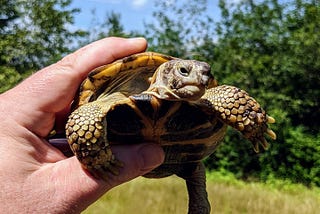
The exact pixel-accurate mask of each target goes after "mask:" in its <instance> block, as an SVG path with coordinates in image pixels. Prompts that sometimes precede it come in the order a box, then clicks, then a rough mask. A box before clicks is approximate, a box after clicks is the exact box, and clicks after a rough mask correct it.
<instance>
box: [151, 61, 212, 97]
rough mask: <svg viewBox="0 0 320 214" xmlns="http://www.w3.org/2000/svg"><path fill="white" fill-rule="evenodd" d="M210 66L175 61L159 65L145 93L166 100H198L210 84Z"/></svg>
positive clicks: (202, 63) (200, 63) (195, 62)
mask: <svg viewBox="0 0 320 214" xmlns="http://www.w3.org/2000/svg"><path fill="white" fill-rule="evenodd" d="M210 71H211V69H210V65H209V64H207V63H205V62H199V61H196V60H182V59H175V60H171V61H168V62H165V63H163V64H161V65H160V66H159V67H158V68H157V70H156V71H155V73H154V75H153V76H152V78H151V79H150V87H149V89H148V90H147V91H146V93H149V94H152V95H154V96H156V97H158V98H160V99H166V100H188V101H191V100H198V99H199V98H201V97H202V95H203V94H204V93H205V89H206V87H207V86H208V85H209V84H210V82H212V80H213V76H212V75H211V73H210Z"/></svg>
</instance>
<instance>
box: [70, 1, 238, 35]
mask: <svg viewBox="0 0 320 214" xmlns="http://www.w3.org/2000/svg"><path fill="white" fill-rule="evenodd" d="M167 1H168V2H170V3H172V2H175V1H174V0H167ZM230 1H237V0H230ZM154 4H155V1H150V0H149V1H148V0H73V3H72V7H75V8H80V9H81V12H80V13H78V14H77V15H76V16H75V25H76V27H77V28H82V29H88V28H89V27H90V26H92V19H93V16H92V13H91V11H92V10H95V13H96V15H97V17H96V18H97V19H98V21H100V22H101V21H102V20H103V19H104V18H105V17H106V13H107V12H111V11H114V12H116V13H120V14H121V23H122V24H123V25H124V28H125V30H126V31H131V30H138V31H141V30H142V29H143V26H144V25H143V22H144V21H148V20H150V19H151V18H152V12H153V11H154V10H155V6H154ZM217 5H218V0H208V12H209V11H210V13H211V14H213V15H214V18H215V19H218V18H219V9H218V7H217Z"/></svg>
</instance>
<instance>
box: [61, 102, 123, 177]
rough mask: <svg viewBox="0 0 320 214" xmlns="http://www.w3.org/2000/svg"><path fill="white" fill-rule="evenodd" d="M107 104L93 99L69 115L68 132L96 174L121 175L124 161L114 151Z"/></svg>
mask: <svg viewBox="0 0 320 214" xmlns="http://www.w3.org/2000/svg"><path fill="white" fill-rule="evenodd" d="M104 108H105V106H102V105H99V103H98V102H92V103H88V104H85V105H83V106H80V107H79V108H78V109H76V110H75V111H74V112H72V114H71V115H70V117H69V120H68V122H67V125H66V135H67V139H68V142H69V145H70V147H71V150H72V151H73V152H74V154H75V155H76V157H77V158H78V159H79V161H80V162H81V164H82V165H83V166H84V168H86V169H88V170H89V171H90V172H91V173H92V174H93V175H94V176H95V177H99V178H102V179H104V180H107V179H108V176H110V173H111V174H115V175H117V174H119V168H120V167H122V163H121V162H120V161H118V160H117V159H116V158H115V157H114V155H113V154H112V151H111V148H110V145H109V143H108V140H107V138H106V130H107V124H106V123H107V122H106V120H105V113H104V112H105V111H104V110H103V109H104Z"/></svg>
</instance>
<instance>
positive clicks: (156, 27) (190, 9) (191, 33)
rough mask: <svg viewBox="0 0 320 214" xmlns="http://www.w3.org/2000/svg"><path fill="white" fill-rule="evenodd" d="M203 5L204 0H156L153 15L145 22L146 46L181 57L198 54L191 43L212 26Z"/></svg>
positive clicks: (194, 43)
mask: <svg viewBox="0 0 320 214" xmlns="http://www.w3.org/2000/svg"><path fill="white" fill-rule="evenodd" d="M206 5H207V1H206V0H198V1H180V2H179V3H174V2H173V1H172V2H170V1H157V3H156V4H155V6H156V8H157V10H156V11H155V12H154V13H153V17H154V19H153V20H151V21H149V22H148V23H147V24H146V32H145V35H146V37H147V39H148V42H149V44H150V45H149V50H151V51H157V52H160V53H164V54H168V55H172V56H176V57H183V58H191V57H192V58H194V57H195V56H198V55H199V54H198V53H197V51H196V50H195V47H197V46H199V45H200V44H201V43H202V42H203V41H205V40H206V39H207V38H208V35H210V34H211V32H212V30H213V28H212V26H211V25H210V24H209V23H211V22H212V19H211V18H210V17H209V16H207V15H206Z"/></svg>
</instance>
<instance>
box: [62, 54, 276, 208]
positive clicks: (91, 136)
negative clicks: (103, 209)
mask: <svg viewBox="0 0 320 214" xmlns="http://www.w3.org/2000/svg"><path fill="white" fill-rule="evenodd" d="M73 108H74V111H73V112H72V114H71V115H70V117H69V121H68V123H67V126H66V135H67V138H68V142H69V144H70V147H71V149H72V151H73V152H74V153H75V155H76V156H77V157H78V159H79V160H80V162H81V163H82V165H83V166H84V167H85V168H86V169H88V170H89V171H90V172H91V173H93V174H94V175H95V176H98V177H102V178H104V179H106V180H107V179H108V176H110V173H112V174H117V173H118V170H119V168H120V167H121V161H119V160H117V159H116V157H114V155H113V154H112V151H111V147H110V145H113V144H133V143H142V142H152V143H158V144H160V145H161V146H162V147H163V149H164V151H165V160H164V163H163V164H162V165H161V166H159V167H158V168H156V169H155V170H153V171H152V172H150V173H148V174H147V175H145V176H146V177H165V176H168V175H171V174H177V175H178V176H180V177H182V178H184V179H186V181H187V186H188V192H189V197H190V202H189V212H190V213H208V210H210V205H209V202H208V200H207V195H206V191H205V183H204V180H205V179H204V176H205V175H204V168H203V165H202V163H201V160H202V159H203V158H205V157H207V156H208V155H210V154H211V153H213V152H214V151H215V149H216V148H217V146H218V145H219V143H220V142H221V140H222V139H223V137H224V135H225V132H226V128H227V126H228V125H230V126H232V127H233V128H235V129H237V130H239V131H240V132H241V133H242V134H243V135H244V137H246V138H248V139H249V140H250V141H251V142H252V143H253V145H254V149H255V150H256V151H258V150H259V144H260V145H262V146H263V147H264V148H266V147H267V145H268V144H267V142H266V140H265V138H264V135H265V134H267V135H269V136H271V138H272V139H275V137H276V136H275V134H274V133H273V131H271V130H270V129H268V123H273V122H274V119H273V118H272V117H270V116H268V115H267V114H266V113H265V111H264V110H263V109H262V108H261V107H260V105H259V103H258V102H257V101H256V100H255V99H254V98H252V97H250V96H249V95H248V93H247V92H245V91H243V90H241V89H239V88H236V87H234V86H227V85H223V86H218V85H217V82H216V81H215V80H214V77H213V76H212V74H211V70H210V66H209V65H208V64H207V63H205V62H199V61H195V60H182V59H178V58H174V57H171V56H166V55H163V54H159V53H153V52H145V53H140V54H135V55H131V56H129V57H125V58H123V59H120V60H117V61H115V62H113V63H111V64H108V65H104V66H102V67H99V68H97V69H95V70H93V71H92V72H91V73H90V74H89V75H88V78H87V79H86V80H84V82H83V83H82V85H81V86H80V88H79V94H78V95H77V96H76V97H75V101H74V107H73ZM200 210H203V212H202V211H201V212H200Z"/></svg>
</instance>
